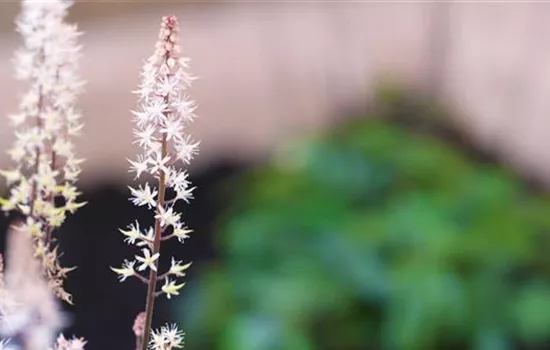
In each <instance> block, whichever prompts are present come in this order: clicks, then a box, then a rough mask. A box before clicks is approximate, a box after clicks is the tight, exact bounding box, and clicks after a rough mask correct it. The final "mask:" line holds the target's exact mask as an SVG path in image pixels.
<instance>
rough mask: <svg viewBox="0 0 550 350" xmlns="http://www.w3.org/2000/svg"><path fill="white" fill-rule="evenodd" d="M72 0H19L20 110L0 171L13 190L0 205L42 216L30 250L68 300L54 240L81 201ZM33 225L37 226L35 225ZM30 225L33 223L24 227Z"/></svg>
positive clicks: (29, 220)
mask: <svg viewBox="0 0 550 350" xmlns="http://www.w3.org/2000/svg"><path fill="white" fill-rule="evenodd" d="M71 3H72V2H71V1H65V0H51V1H33V0H23V1H22V11H21V14H20V15H19V17H18V19H17V21H16V25H17V31H18V32H19V33H20V34H21V36H22V38H23V45H22V47H21V48H20V49H18V50H17V52H16V53H15V57H14V63H15V76H16V78H17V79H19V80H23V81H25V82H27V83H28V91H27V92H26V93H24V94H23V96H22V97H21V100H20V102H19V111H18V112H17V113H15V114H12V115H11V116H10V121H11V125H13V127H14V128H15V130H14V134H15V142H14V144H13V147H12V148H11V149H10V150H9V151H8V154H9V156H10V157H11V159H12V161H13V162H14V163H15V165H14V166H13V169H12V170H4V171H1V172H0V174H1V175H3V176H4V177H5V178H6V181H7V183H8V185H9V186H11V189H10V197H9V198H7V199H2V200H0V202H1V204H2V210H4V211H11V210H19V211H20V212H21V213H22V214H23V215H24V216H26V217H27V223H26V225H27V226H29V227H30V226H31V225H32V224H34V223H37V222H39V223H41V224H40V229H41V230H42V234H40V235H38V234H35V235H33V238H34V242H33V244H34V246H35V249H37V250H40V251H37V252H36V253H35V255H36V256H40V257H41V259H43V261H42V264H41V265H42V267H43V269H44V274H45V275H46V277H47V279H48V281H49V283H50V285H51V286H54V287H55V289H56V290H55V292H56V294H57V296H58V297H60V298H62V299H65V300H66V301H69V302H70V295H69V294H68V293H67V292H65V291H64V290H63V287H62V285H63V284H62V278H61V275H60V273H61V270H62V268H61V267H60V266H59V262H58V257H57V255H56V254H54V252H57V250H56V249H55V247H56V246H57V244H56V242H55V235H54V233H55V230H56V229H57V228H58V227H59V226H60V225H61V224H62V223H63V222H64V221H65V216H66V215H67V213H74V212H75V211H76V210H77V209H79V208H80V207H82V205H83V204H84V203H79V202H77V201H76V196H75V195H74V194H75V193H78V191H77V190H76V187H75V182H76V180H77V177H78V174H79V173H80V163H81V162H82V160H81V159H79V158H78V157H77V156H76V155H75V153H74V146H73V140H72V137H73V136H74V135H76V134H78V133H79V132H80V130H81V129H82V123H81V121H80V119H81V115H80V113H79V112H78V111H76V110H75V108H74V104H75V101H76V97H77V96H78V94H79V93H80V92H81V90H82V87H83V82H82V81H81V80H80V79H79V78H78V77H77V74H76V71H77V68H78V59H79V57H80V46H79V45H78V43H77V40H78V37H79V36H80V33H79V32H78V31H77V28H76V27H75V26H74V25H70V24H67V23H65V22H64V18H65V17H66V15H67V10H68V8H69V7H70V6H71ZM35 229H36V227H35ZM27 231H31V230H27Z"/></svg>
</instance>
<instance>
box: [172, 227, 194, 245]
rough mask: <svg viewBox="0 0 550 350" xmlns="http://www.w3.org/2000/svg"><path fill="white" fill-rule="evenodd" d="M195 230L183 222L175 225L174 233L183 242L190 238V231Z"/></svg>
mask: <svg viewBox="0 0 550 350" xmlns="http://www.w3.org/2000/svg"><path fill="white" fill-rule="evenodd" d="M191 232H193V231H192V230H189V229H187V228H185V227H184V226H183V225H182V224H180V225H176V226H174V232H172V235H173V236H174V237H176V238H177V239H178V241H180V242H181V243H183V241H184V240H185V239H187V238H189V233H191Z"/></svg>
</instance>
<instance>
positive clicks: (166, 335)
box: [148, 324, 184, 350]
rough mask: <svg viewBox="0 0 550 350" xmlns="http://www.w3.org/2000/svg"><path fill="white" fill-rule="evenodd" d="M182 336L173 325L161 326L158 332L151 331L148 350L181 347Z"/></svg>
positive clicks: (166, 349)
mask: <svg viewBox="0 0 550 350" xmlns="http://www.w3.org/2000/svg"><path fill="white" fill-rule="evenodd" d="M183 340H184V334H183V332H181V331H180V330H179V329H178V327H177V326H176V325H175V324H171V325H166V326H163V327H162V328H161V329H160V330H157V331H151V341H150V343H149V347H148V349H150V350H172V349H180V348H182V347H183Z"/></svg>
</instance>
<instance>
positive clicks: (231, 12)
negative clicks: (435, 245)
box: [0, 1, 550, 180]
mask: <svg viewBox="0 0 550 350" xmlns="http://www.w3.org/2000/svg"><path fill="white" fill-rule="evenodd" d="M2 7H5V9H4V10H3V9H2ZM0 10H3V11H1V12H2V13H4V16H5V14H8V13H9V14H13V13H15V11H14V4H13V3H7V2H6V3H0ZM170 13H174V14H176V15H178V16H179V17H180V21H181V23H182V26H183V29H182V36H183V48H184V52H185V54H186V55H187V56H189V57H191V58H192V60H193V61H192V68H193V71H194V73H195V74H197V75H198V76H200V78H201V79H200V80H199V81H197V84H196V87H195V89H194V91H193V96H194V97H195V98H196V99H197V101H198V102H199V104H200V109H199V114H200V119H198V120H197V122H196V124H195V125H193V127H192V132H193V133H194V134H195V135H196V136H197V137H198V138H200V139H201V140H202V145H203V146H202V156H201V157H199V163H198V164H201V162H206V161H208V160H209V159H212V158H213V157H218V156H229V157H237V158H238V157H262V156H264V155H266V154H267V153H268V152H269V151H270V150H271V149H272V147H273V146H275V145H277V144H280V143H282V142H284V141H285V140H287V138H288V137H290V136H293V135H296V133H297V132H300V131H303V130H314V129H317V128H323V127H327V126H329V125H330V124H331V122H333V121H334V118H337V117H338V115H339V113H338V111H340V110H342V109H347V108H349V107H353V106H356V105H362V104H364V101H365V100H367V99H368V98H369V97H370V96H372V93H373V91H374V88H375V86H376V84H377V82H378V81H380V79H383V78H384V77H388V76H389V77H393V78H395V79H399V80H401V81H403V82H405V83H407V84H409V85H412V86H415V87H417V88H419V89H423V90H424V91H428V92H430V93H434V94H437V95H438V96H439V97H440V98H441V99H443V100H445V101H446V102H447V103H448V104H449V105H450V106H451V107H452V108H454V110H455V111H456V112H457V115H458V117H459V118H460V119H461V122H462V123H463V125H465V126H466V127H467V128H468V129H469V130H470V132H471V135H472V137H474V138H475V139H476V140H477V142H479V143H480V145H482V146H483V147H487V148H490V149H492V150H494V151H495V152H498V153H499V154H502V155H503V157H506V159H508V160H510V161H511V162H513V163H515V164H517V165H518V166H520V167H521V168H522V169H525V170H527V171H533V172H535V173H536V174H538V175H539V176H542V177H544V178H546V179H548V180H550V143H549V142H547V140H549V139H550V57H549V55H550V4H546V3H528V2H525V3H521V2H515V3H442V2H409V3H406V2H401V3H391V2H318V3H313V2H307V3H306V2H303V3H300V2H294V3H293V2H280V3H277V2H261V1H258V2H240V3H237V2H230V3H211V2H207V3H198V2H189V3H185V2H184V3H179V4H178V3H163V2H149V3H141V5H140V6H138V5H137V3H132V2H129V3H126V4H123V5H121V4H120V3H117V4H116V6H115V5H114V3H112V2H108V1H105V2H81V3H78V4H77V5H76V6H75V17H74V18H76V19H78V20H79V22H80V25H81V27H82V28H83V30H84V31H85V32H86V35H85V36H84V37H83V44H84V46H85V50H84V53H85V56H84V58H83V61H82V74H83V75H84V76H85V78H86V79H87V80H88V85H87V93H86V94H85V95H84V96H83V97H82V99H81V101H82V103H81V106H82V108H83V109H84V112H85V121H86V131H85V137H86V138H84V139H83V140H81V141H80V143H79V145H78V146H79V149H80V151H81V153H82V154H83V155H84V156H85V157H86V158H88V163H87V166H86V168H85V173H84V174H85V175H86V177H87V178H93V177H96V176H108V175H106V174H110V175H111V176H112V175H115V176H125V175H126V164H125V161H124V159H125V158H126V157H128V156H131V155H132V153H134V151H133V149H132V147H131V123H130V114H129V112H128V110H129V109H130V108H133V106H134V105H135V99H134V96H132V95H131V94H130V91H131V90H133V89H134V88H135V86H136V85H137V82H138V71H139V69H140V66H141V64H142V62H143V60H144V59H145V58H146V57H148V56H149V55H150V53H151V50H152V48H153V44H154V41H155V38H156V34H157V26H158V24H159V18H160V16H162V15H165V14H170ZM90 14H92V15H90ZM3 23H5V22H3ZM8 29H9V28H4V29H3V30H2V32H1V33H3V36H0V43H1V46H0V48H1V49H0V60H1V61H0V62H1V64H0V94H1V96H2V97H3V98H2V100H0V112H1V113H2V114H7V113H8V112H10V111H14V110H15V108H16V97H17V91H21V89H20V88H21V87H20V86H19V85H14V82H13V80H12V78H11V77H12V66H11V62H10V60H11V55H12V52H13V50H14V49H15V48H16V46H17V45H18V44H19V41H18V40H19V38H18V37H16V36H15V35H13V34H11V32H10V31H9V30H8ZM11 140H12V137H11V135H10V130H9V128H8V127H7V126H5V127H3V128H0V149H5V148H6V147H7V146H8V145H9V143H10V142H11ZM6 161H7V159H6V157H5V156H4V155H2V157H0V165H1V166H5V164H6Z"/></svg>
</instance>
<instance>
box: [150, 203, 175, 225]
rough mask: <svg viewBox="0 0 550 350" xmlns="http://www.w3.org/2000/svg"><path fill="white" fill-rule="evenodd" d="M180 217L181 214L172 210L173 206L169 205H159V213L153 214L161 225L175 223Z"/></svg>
mask: <svg viewBox="0 0 550 350" xmlns="http://www.w3.org/2000/svg"><path fill="white" fill-rule="evenodd" d="M180 217H181V214H180V213H176V212H174V208H173V207H169V208H168V209H164V208H163V207H160V208H159V213H158V214H157V215H155V219H157V220H160V226H161V227H167V226H174V225H177V224H178V223H179V221H180Z"/></svg>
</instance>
